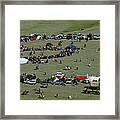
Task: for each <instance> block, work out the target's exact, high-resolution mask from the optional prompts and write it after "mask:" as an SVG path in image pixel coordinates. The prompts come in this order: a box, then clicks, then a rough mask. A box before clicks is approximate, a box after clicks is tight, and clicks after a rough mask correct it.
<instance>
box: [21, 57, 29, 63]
mask: <svg viewBox="0 0 120 120" xmlns="http://www.w3.org/2000/svg"><path fill="white" fill-rule="evenodd" d="M27 62H28V59H26V58H20V64H25V63H27Z"/></svg>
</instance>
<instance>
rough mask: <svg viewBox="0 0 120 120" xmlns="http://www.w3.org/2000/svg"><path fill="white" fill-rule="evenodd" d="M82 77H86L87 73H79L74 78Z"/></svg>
mask: <svg viewBox="0 0 120 120" xmlns="http://www.w3.org/2000/svg"><path fill="white" fill-rule="evenodd" d="M82 75H87V73H79V74H75V76H82Z"/></svg>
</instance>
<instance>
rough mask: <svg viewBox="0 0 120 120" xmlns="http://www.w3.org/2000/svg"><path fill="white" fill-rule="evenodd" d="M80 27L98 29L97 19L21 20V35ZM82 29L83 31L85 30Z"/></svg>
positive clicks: (48, 32) (57, 31)
mask: <svg viewBox="0 0 120 120" xmlns="http://www.w3.org/2000/svg"><path fill="white" fill-rule="evenodd" d="M81 29H85V30H88V29H91V30H92V29H93V30H94V31H96V32H99V31H100V30H99V29H100V21H99V20H21V21H20V32H21V35H24V34H29V33H35V32H36V33H47V34H48V35H49V34H53V33H60V32H63V33H67V32H75V31H76V32H80V31H81ZM85 30H84V31H85Z"/></svg>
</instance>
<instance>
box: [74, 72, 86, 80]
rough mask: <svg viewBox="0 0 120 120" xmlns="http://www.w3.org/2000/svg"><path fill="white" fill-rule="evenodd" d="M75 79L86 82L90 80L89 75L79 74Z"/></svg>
mask: <svg viewBox="0 0 120 120" xmlns="http://www.w3.org/2000/svg"><path fill="white" fill-rule="evenodd" d="M74 78H75V79H78V80H85V79H87V78H88V74H87V73H79V74H75V77H74Z"/></svg>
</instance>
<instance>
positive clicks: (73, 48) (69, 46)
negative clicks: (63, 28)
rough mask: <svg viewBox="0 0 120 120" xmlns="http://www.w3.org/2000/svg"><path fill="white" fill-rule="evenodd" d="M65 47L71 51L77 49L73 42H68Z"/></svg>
mask: <svg viewBox="0 0 120 120" xmlns="http://www.w3.org/2000/svg"><path fill="white" fill-rule="evenodd" d="M65 49H71V50H72V51H75V50H76V49H77V47H76V46H75V45H73V44H70V45H68V46H67V47H66V48H65Z"/></svg>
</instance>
